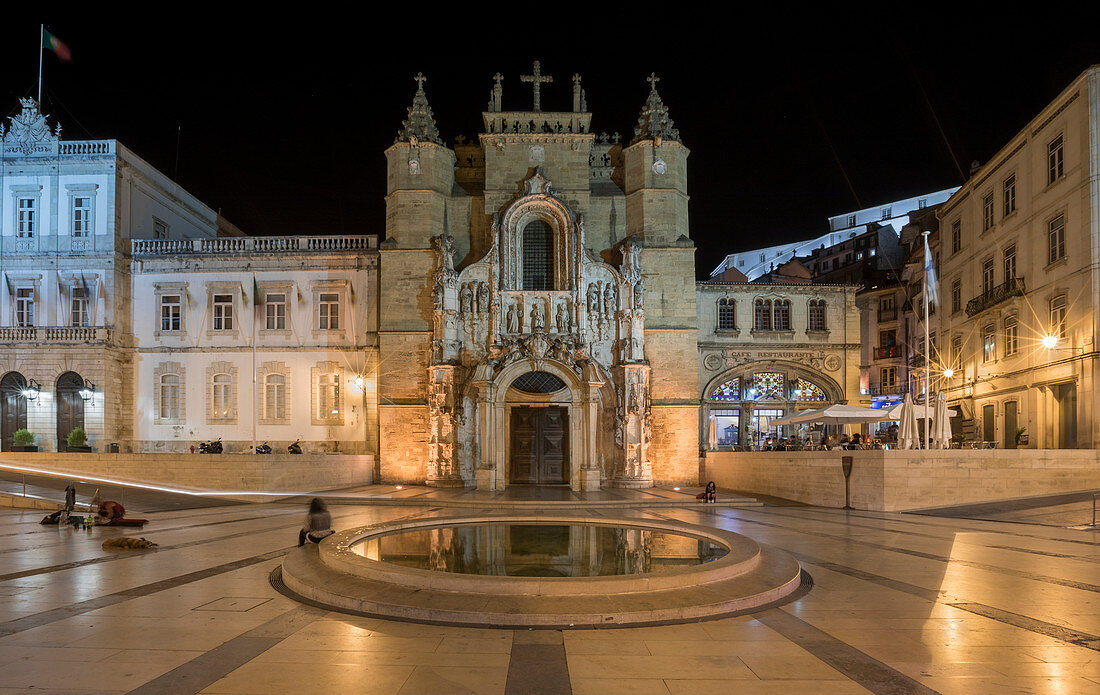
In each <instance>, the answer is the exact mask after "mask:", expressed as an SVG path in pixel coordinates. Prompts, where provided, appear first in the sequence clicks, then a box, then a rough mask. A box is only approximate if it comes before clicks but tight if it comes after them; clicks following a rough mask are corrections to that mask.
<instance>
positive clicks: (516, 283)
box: [493, 167, 586, 291]
mask: <svg viewBox="0 0 1100 695" xmlns="http://www.w3.org/2000/svg"><path fill="white" fill-rule="evenodd" d="M523 185H524V193H523V195H522V196H521V197H519V198H517V199H516V200H514V201H512V202H511V203H509V204H508V205H507V206H506V207H505V209H504V211H503V212H502V213H501V214H499V215H497V216H495V217H494V219H493V232H494V236H495V237H496V238H497V239H498V244H499V247H500V268H501V272H500V289H502V290H516V291H522V290H523V230H524V229H525V228H526V227H527V224H528V223H529V222H532V221H533V220H535V219H539V220H542V221H543V222H545V223H546V224H547V226H549V227H550V231H551V234H552V239H553V251H552V252H553V256H554V258H553V274H554V277H553V282H552V285H551V288H550V290H549V291H555V290H564V289H570V288H572V287H573V286H574V285H575V284H576V282H577V265H578V263H577V262H578V258H577V256H578V254H583V253H586V252H585V251H584V247H585V240H584V236H583V227H582V226H581V224H580V222H579V221H578V218H577V217H576V216H575V215H574V214H573V212H572V211H571V210H570V209H569V208H568V206H566V204H565V203H564V202H562V200H561V199H559V198H558V197H557V196H555V195H554V194H553V187H552V185H551V183H550V181H549V180H548V179H547V178H546V177H545V176H544V175H543V171H542V168H541V167H540V168H539V169H538V170H537V171H536V172H535V174H534V175H532V176H531V177H530V178H528V179H527V180H526V181H524V182H523ZM574 237H575V238H576V242H574Z"/></svg>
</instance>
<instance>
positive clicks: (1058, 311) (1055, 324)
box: [1050, 294, 1066, 338]
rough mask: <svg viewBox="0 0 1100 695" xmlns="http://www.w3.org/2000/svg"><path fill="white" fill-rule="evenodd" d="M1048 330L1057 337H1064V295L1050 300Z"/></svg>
mask: <svg viewBox="0 0 1100 695" xmlns="http://www.w3.org/2000/svg"><path fill="white" fill-rule="evenodd" d="M1050 332H1051V333H1052V334H1053V335H1056V336H1058V337H1059V338H1065V337H1066V295H1064V294H1060V295H1058V296H1057V297H1052V298H1051V300H1050Z"/></svg>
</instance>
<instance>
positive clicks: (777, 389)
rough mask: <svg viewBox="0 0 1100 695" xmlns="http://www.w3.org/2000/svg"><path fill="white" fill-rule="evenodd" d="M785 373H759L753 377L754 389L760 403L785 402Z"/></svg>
mask: <svg viewBox="0 0 1100 695" xmlns="http://www.w3.org/2000/svg"><path fill="white" fill-rule="evenodd" d="M783 381H784V379H783V372H757V373H756V374H753V375H752V388H753V391H754V392H755V394H756V395H755V398H756V400H759V401H779V400H784V398H785V396H784V390H783Z"/></svg>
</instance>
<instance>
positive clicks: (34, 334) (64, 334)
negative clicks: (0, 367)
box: [0, 326, 112, 345]
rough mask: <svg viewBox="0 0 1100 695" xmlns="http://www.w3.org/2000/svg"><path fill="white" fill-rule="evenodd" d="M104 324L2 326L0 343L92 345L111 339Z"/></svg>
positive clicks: (110, 331)
mask: <svg viewBox="0 0 1100 695" xmlns="http://www.w3.org/2000/svg"><path fill="white" fill-rule="evenodd" d="M111 334H112V330H111V329H110V328H106V327H104V326H2V327H0V343H8V344H12V343H33V344H36V345H38V344H54V345H57V344H61V345H92V344H96V343H108V342H110V341H111Z"/></svg>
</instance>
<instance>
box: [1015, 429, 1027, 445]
mask: <svg viewBox="0 0 1100 695" xmlns="http://www.w3.org/2000/svg"><path fill="white" fill-rule="evenodd" d="M1026 432H1027V428H1026V427H1020V428H1018V429H1017V430H1016V446H1020V445H1021V444H1024V445H1025V446H1026V445H1027V434H1025V433H1026Z"/></svg>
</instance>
